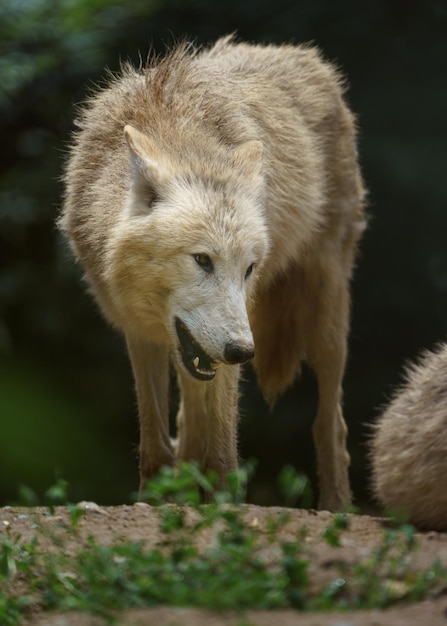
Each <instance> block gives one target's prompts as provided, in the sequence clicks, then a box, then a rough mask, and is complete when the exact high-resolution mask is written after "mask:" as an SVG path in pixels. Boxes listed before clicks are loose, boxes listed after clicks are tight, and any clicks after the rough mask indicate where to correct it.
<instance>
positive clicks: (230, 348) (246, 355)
mask: <svg viewBox="0 0 447 626" xmlns="http://www.w3.org/2000/svg"><path fill="white" fill-rule="evenodd" d="M254 355H255V351H254V349H253V346H252V345H246V344H240V343H236V342H234V341H229V342H228V343H227V345H226V346H225V351H224V358H225V361H226V363H231V364H232V365H235V364H236V363H245V362H246V361H249V360H250V359H252V358H253V357H254Z"/></svg>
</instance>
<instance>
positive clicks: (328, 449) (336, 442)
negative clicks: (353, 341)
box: [308, 287, 351, 511]
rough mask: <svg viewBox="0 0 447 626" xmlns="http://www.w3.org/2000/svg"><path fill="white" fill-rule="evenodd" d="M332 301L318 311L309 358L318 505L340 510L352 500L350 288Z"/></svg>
mask: <svg viewBox="0 0 447 626" xmlns="http://www.w3.org/2000/svg"><path fill="white" fill-rule="evenodd" d="M332 295H334V294H332ZM329 302H330V303H331V304H330V305H329V306H326V307H325V308H324V310H321V309H320V311H319V316H318V320H317V323H316V326H315V327H314V332H313V333H312V335H313V336H312V341H311V342H310V345H309V348H308V349H309V353H308V358H309V363H310V365H311V367H312V369H313V370H314V372H315V374H316V377H317V381H318V392H319V394H318V395H319V399H318V412H317V416H316V418H315V421H314V425H313V438H314V443H315V449H316V455H317V471H318V478H319V492H320V496H319V503H318V506H319V508H320V509H328V510H330V511H337V510H343V509H345V508H346V507H348V506H349V505H350V503H351V492H350V487H349V474H348V467H349V462H350V458H349V454H348V452H347V448H346V437H347V428H346V424H345V421H344V418H343V413H342V409H341V400H342V379H343V373H344V369H345V361H346V344H347V333H348V315H349V294H348V291H347V288H344V287H339V289H338V297H333V298H331V299H330V300H329Z"/></svg>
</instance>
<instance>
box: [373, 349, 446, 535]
mask: <svg viewBox="0 0 447 626" xmlns="http://www.w3.org/2000/svg"><path fill="white" fill-rule="evenodd" d="M371 464H372V473H373V487H374V492H375V495H376V497H377V500H378V501H379V502H380V503H381V504H382V505H383V506H384V507H385V508H386V509H387V510H388V511H393V512H395V513H400V514H403V515H406V516H408V518H409V520H410V521H411V522H412V523H413V524H415V525H417V526H420V527H421V528H424V529H432V530H443V531H446V530H447V485H446V478H445V477H446V476H447V344H441V345H440V346H439V347H438V348H437V349H436V350H435V351H434V352H427V353H425V354H424V355H423V356H422V358H421V359H420V360H419V362H417V363H415V364H413V365H411V366H410V367H408V368H407V371H406V379H405V382H404V385H403V386H402V387H401V388H400V389H398V390H397V391H396V393H395V395H394V398H393V399H392V401H391V402H390V404H389V406H388V407H387V408H386V410H385V411H384V413H383V415H382V417H381V419H380V420H379V421H378V422H377V424H376V425H375V428H374V434H373V437H372V441H371Z"/></svg>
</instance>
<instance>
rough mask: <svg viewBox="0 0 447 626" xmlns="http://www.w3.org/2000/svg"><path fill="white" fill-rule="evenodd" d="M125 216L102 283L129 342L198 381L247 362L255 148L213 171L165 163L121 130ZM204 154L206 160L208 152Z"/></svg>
mask: <svg viewBox="0 0 447 626" xmlns="http://www.w3.org/2000/svg"><path fill="white" fill-rule="evenodd" d="M125 134H126V139H127V143H128V146H129V153H130V170H129V171H130V178H129V189H128V194H127V206H126V207H125V210H124V211H123V214H122V218H121V220H120V222H119V223H118V224H117V226H116V229H115V234H114V237H113V238H112V241H111V244H110V247H109V251H108V262H109V263H108V282H109V284H110V286H111V289H110V292H111V293H112V294H113V297H114V303H115V306H116V307H117V310H118V311H119V316H120V320H121V325H122V326H123V327H124V329H125V330H126V331H127V332H132V333H135V334H137V335H142V336H144V337H146V338H147V339H148V340H150V341H156V342H163V343H167V344H169V345H170V346H171V347H172V348H173V351H174V353H175V354H176V357H177V360H178V361H179V362H180V363H181V364H183V366H184V367H185V368H186V370H187V371H188V372H189V373H190V374H191V375H192V376H194V377H195V378H197V379H199V380H211V379H212V378H213V377H214V375H215V371H216V369H217V368H218V367H219V365H220V364H221V363H227V364H236V363H243V362H245V361H247V360H249V359H251V358H252V357H253V355H254V345H253V336H252V332H251V329H250V325H249V321H248V313H247V308H249V307H250V303H251V301H252V299H253V296H254V293H255V285H256V281H257V278H258V277H259V273H260V270H261V267H262V264H263V263H264V261H265V258H266V255H267V250H268V235H267V230H266V226H265V222H264V218H263V211H262V206H263V194H264V181H263V175H262V145H261V143H260V142H258V141H255V140H253V141H247V142H244V143H242V144H240V145H238V146H236V147H232V148H228V147H227V148H225V150H224V149H223V148H222V149H220V153H218V154H216V158H215V159H214V158H213V159H212V162H209V160H210V159H209V157H208V162H206V159H200V158H199V157H198V156H197V151H191V154H190V155H187V156H185V155H184V153H183V155H182V157H180V156H179V155H172V153H171V154H170V155H169V156H168V155H167V154H166V152H164V151H163V150H162V148H161V147H160V146H159V145H157V144H156V143H155V142H154V141H153V140H151V139H150V138H149V137H147V136H146V135H143V134H142V133H140V132H139V131H137V130H135V129H134V128H132V127H129V126H126V129H125ZM208 154H209V152H208Z"/></svg>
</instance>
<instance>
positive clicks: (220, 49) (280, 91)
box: [61, 39, 365, 509]
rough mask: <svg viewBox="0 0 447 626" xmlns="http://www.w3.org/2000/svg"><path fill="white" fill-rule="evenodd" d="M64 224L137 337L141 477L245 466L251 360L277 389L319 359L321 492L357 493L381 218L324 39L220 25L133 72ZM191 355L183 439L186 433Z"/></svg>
mask: <svg viewBox="0 0 447 626" xmlns="http://www.w3.org/2000/svg"><path fill="white" fill-rule="evenodd" d="M65 181H66V200H65V205H64V209H63V213H62V216H61V225H62V228H63V229H64V231H65V232H66V233H67V234H68V236H69V238H70V241H71V243H72V246H73V249H74V251H75V254H76V256H77V257H78V259H79V260H80V262H81V263H82V265H83V266H84V268H85V270H86V276H87V280H88V282H89V284H90V286H91V289H92V291H93V293H94V295H95V297H96V298H97V300H98V302H99V304H100V306H101V308H102V310H103V312H104V313H105V315H106V316H107V317H108V319H109V320H110V321H111V322H112V323H113V324H114V325H115V326H117V327H118V328H120V329H121V330H122V331H123V332H124V334H125V336H126V341H127V346H128V350H129V355H130V359H131V362H132V367H133V372H134V376H135V381H136V389H137V395H138V402H139V416H140V428H141V443H140V478H141V484H142V485H143V484H144V482H145V481H146V480H147V479H148V478H149V477H150V476H151V475H152V474H153V473H154V472H156V471H157V470H158V469H159V468H160V466H161V465H162V464H165V463H168V464H172V463H174V462H175V456H177V458H178V459H181V460H191V459H196V460H198V461H199V462H200V463H201V464H202V466H203V467H204V468H205V469H207V468H211V469H214V470H216V471H217V473H218V475H219V477H221V478H223V477H224V475H225V473H226V472H228V471H231V470H233V469H235V467H236V464H237V446H236V430H237V397H238V377H239V366H240V364H241V363H243V362H245V361H247V360H249V359H251V358H252V357H253V355H254V360H253V364H254V367H255V370H256V373H257V377H258V380H259V384H260V386H261V389H262V390H263V392H264V394H265V396H266V397H267V398H268V399H269V400H270V401H273V400H274V399H275V398H276V396H277V395H278V394H280V393H281V392H282V391H284V390H285V389H286V388H287V387H288V386H289V385H290V384H291V383H292V382H293V381H294V380H295V378H296V377H297V375H298V373H299V369H300V363H301V362H302V361H307V362H308V363H309V364H310V366H311V367H312V368H313V370H314V371H315V373H316V376H317V379H318V385H319V409H318V415H317V418H316V421H315V425H314V437H315V443H316V451H317V461H318V471H319V479H320V505H321V506H323V507H325V508H331V509H336V508H340V507H341V506H342V505H343V504H346V503H348V501H349V498H350V490H349V481H348V461H349V457H348V455H347V452H346V441H345V440H346V428H345V424H344V420H343V417H342V413H341V408H340V402H341V382H342V377H343V371H344V365H345V358H346V341H347V334H348V330H349V291H350V278H351V272H352V267H353V262H354V256H355V251H356V247H357V241H358V239H359V237H360V234H361V232H362V230H363V228H364V225H365V220H364V214H363V208H362V204H363V194H364V192H363V187H362V181H361V176H360V173H359V167H358V163H357V152H356V138H355V125H354V120H353V116H352V114H351V113H350V111H349V109H348V108H347V106H346V104H345V103H344V100H343V89H342V84H341V80H340V77H339V75H338V73H337V72H336V71H335V70H334V69H333V68H332V67H331V66H330V65H329V64H327V63H324V62H323V61H322V60H321V59H320V57H319V55H318V53H317V52H316V51H315V50H313V49H310V48H305V47H292V46H281V47H275V46H266V47H261V46H250V45H246V44H234V43H232V41H230V40H229V39H225V40H220V41H219V42H217V44H216V45H215V46H214V47H213V48H211V49H210V50H205V51H201V52H197V51H191V50H189V49H188V47H187V46H180V47H179V48H178V49H177V50H175V51H174V52H172V53H171V54H170V55H168V56H167V57H166V58H165V59H163V60H161V61H159V62H154V63H152V64H150V65H149V66H148V67H147V68H146V69H144V70H142V71H139V70H134V69H133V68H130V67H126V68H124V70H123V72H122V74H121V75H120V76H119V77H118V78H115V79H113V80H112V81H111V83H110V85H109V86H108V87H107V88H106V89H104V90H102V91H100V92H98V93H97V94H96V95H95V96H94V97H93V98H92V99H91V100H90V102H89V104H88V105H87V106H86V107H85V108H84V110H83V112H82V114H81V117H80V120H79V130H78V132H77V134H76V137H75V142H74V144H73V147H72V149H71V154H70V158H69V161H68V164H67V169H66V177H65ZM170 359H172V362H173V363H174V365H175V366H176V368H177V370H178V378H179V385H180V389H181V403H180V409H179V415H178V431H179V432H178V445H177V449H176V450H175V449H174V447H173V445H172V442H171V440H170V437H169V432H168V419H167V414H168V380H169V373H168V369H169V360H170Z"/></svg>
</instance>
